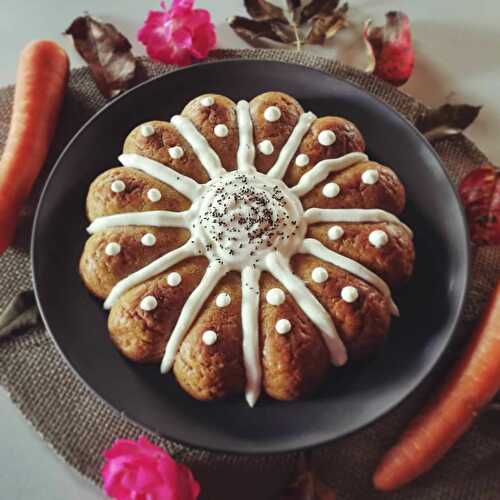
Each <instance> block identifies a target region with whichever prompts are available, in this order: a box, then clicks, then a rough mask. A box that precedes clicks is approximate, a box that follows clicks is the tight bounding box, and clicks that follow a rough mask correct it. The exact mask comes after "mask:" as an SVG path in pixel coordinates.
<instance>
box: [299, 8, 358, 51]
mask: <svg viewBox="0 0 500 500" xmlns="http://www.w3.org/2000/svg"><path fill="white" fill-rule="evenodd" d="M348 9H349V5H348V4H347V3H344V4H343V5H342V6H341V7H339V8H338V9H337V10H336V11H335V12H334V13H333V14H332V15H328V16H326V15H323V14H318V15H316V16H314V18H313V22H312V26H311V31H310V32H309V34H308V35H307V39H306V41H307V42H309V43H315V44H319V45H323V43H325V41H326V40H328V39H330V38H333V37H334V36H335V35H336V34H337V33H338V32H339V31H340V30H341V29H342V28H345V27H346V26H347V19H346V14H347V11H348Z"/></svg>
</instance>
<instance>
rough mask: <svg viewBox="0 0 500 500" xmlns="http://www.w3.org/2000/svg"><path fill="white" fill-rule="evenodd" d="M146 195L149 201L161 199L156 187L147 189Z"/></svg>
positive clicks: (154, 201)
mask: <svg viewBox="0 0 500 500" xmlns="http://www.w3.org/2000/svg"><path fill="white" fill-rule="evenodd" d="M147 197H148V200H149V201H151V202H152V203H156V202H158V201H160V200H161V192H160V190H159V189H156V188H151V189H148V192H147Z"/></svg>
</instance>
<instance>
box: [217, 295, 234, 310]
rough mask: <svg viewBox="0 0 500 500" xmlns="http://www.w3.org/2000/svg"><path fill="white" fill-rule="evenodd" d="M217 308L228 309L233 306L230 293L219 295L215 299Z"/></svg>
mask: <svg viewBox="0 0 500 500" xmlns="http://www.w3.org/2000/svg"><path fill="white" fill-rule="evenodd" d="M215 304H216V305H217V307H226V306H228V305H229V304H231V296H230V295H229V294H228V293H219V295H217V298H216V299H215Z"/></svg>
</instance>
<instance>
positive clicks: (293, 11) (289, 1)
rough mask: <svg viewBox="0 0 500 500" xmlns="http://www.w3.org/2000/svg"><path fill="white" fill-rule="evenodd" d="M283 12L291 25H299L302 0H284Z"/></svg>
mask: <svg viewBox="0 0 500 500" xmlns="http://www.w3.org/2000/svg"><path fill="white" fill-rule="evenodd" d="M283 3H284V4H285V8H284V9H283V12H284V14H285V18H286V20H287V21H288V24H290V25H294V24H295V25H298V24H299V20H300V0H283Z"/></svg>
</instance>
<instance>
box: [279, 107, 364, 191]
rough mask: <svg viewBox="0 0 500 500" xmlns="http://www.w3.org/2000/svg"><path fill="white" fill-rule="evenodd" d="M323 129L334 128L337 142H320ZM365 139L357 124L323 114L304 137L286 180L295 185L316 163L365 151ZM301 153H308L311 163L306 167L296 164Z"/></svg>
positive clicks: (289, 167)
mask: <svg viewBox="0 0 500 500" xmlns="http://www.w3.org/2000/svg"><path fill="white" fill-rule="evenodd" d="M323 130H332V131H333V132H334V133H335V137H336V139H335V142H334V143H333V144H332V145H331V146H322V145H321V144H320V143H319V142H318V135H319V134H320V133H321V132H322V131H323ZM364 150H365V141H364V139H363V136H362V135H361V133H360V131H359V130H358V129H357V128H356V126H355V125H354V124H353V123H352V122H350V121H349V120H346V119H345V118H340V117H339V116H323V117H322V118H318V119H317V120H315V121H314V123H313V124H312V126H311V128H310V130H309V131H308V132H307V134H306V135H305V136H304V138H303V139H302V142H301V143H300V147H299V150H298V151H297V154H296V155H295V156H294V158H293V160H292V161H291V162H290V165H289V166H288V169H287V172H286V175H285V178H284V181H285V184H287V185H288V186H294V185H295V184H297V182H299V180H300V178H301V177H302V176H303V175H304V174H305V173H306V172H308V171H309V170H311V168H313V167H314V165H316V163H318V162H320V161H321V160H327V159H330V158H339V157H340V156H343V155H346V154H347V153H353V152H355V151H359V152H364ZM299 154H306V155H307V156H308V157H309V163H308V164H307V165H306V166H305V167H298V166H297V165H295V158H296V157H297V156H298V155H299Z"/></svg>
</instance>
